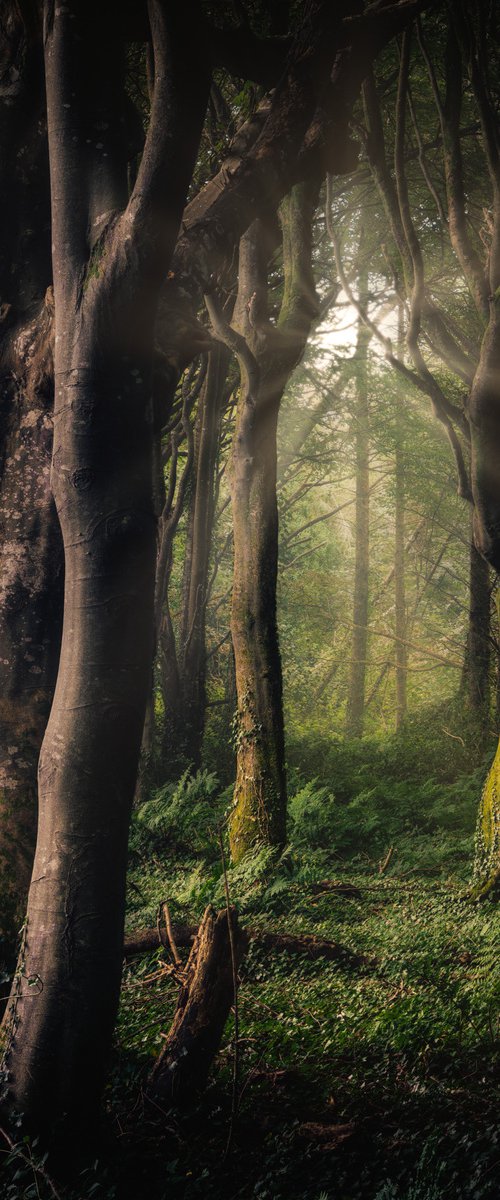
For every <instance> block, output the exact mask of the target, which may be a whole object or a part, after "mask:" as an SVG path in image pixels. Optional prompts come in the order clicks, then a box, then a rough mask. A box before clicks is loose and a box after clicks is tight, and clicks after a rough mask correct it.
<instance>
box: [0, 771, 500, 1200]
mask: <svg viewBox="0 0 500 1200" xmlns="http://www.w3.org/2000/svg"><path fill="white" fill-rule="evenodd" d="M483 772H484V764H482V765H481V766H480V767H479V768H478V769H477V771H476V772H475V773H473V774H471V773H469V775H468V776H462V777H461V778H459V779H457V780H455V782H449V781H445V782H440V781H438V782H436V781H434V783H431V784H429V783H428V782H424V783H422V782H420V783H419V782H418V781H417V782H415V783H414V784H413V785H409V784H408V782H407V781H405V782H404V783H401V781H398V780H394V779H393V780H392V781H389V782H387V781H385V782H379V784H377V785H376V786H375V787H372V788H371V789H368V790H367V789H366V788H365V789H364V790H363V788H362V787H361V790H358V791H357V793H356V795H355V796H353V797H351V799H350V800H349V799H347V800H346V799H345V798H344V800H343V801H342V803H338V802H337V800H336V799H335V798H334V797H333V796H332V795H331V794H330V792H329V791H328V788H327V787H325V786H323V785H321V786H320V785H319V784H318V783H312V784H311V783H309V784H305V785H304V784H303V782H302V781H301V780H300V778H299V777H298V776H297V775H294V773H293V771H292V784H293V790H294V795H293V798H292V802H291V806H290V814H291V815H290V824H291V843H290V847H289V848H288V850H287V852H286V853H285V855H284V856H283V857H282V858H281V860H280V861H279V862H278V863H276V862H275V861H272V859H271V858H270V856H269V854H268V853H266V852H263V851H261V852H260V853H257V854H255V855H254V856H253V857H251V858H249V859H247V860H246V861H245V862H244V863H243V864H242V866H240V867H238V868H234V869H232V870H230V871H229V872H228V876H229V887H230V893H231V900H232V902H234V903H236V904H237V907H238V911H239V915H240V920H241V923H242V924H243V925H247V926H248V927H251V928H252V929H255V928H261V929H263V930H265V931H281V932H285V933H287V934H295V935H297V936H300V935H303V934H306V933H307V934H315V935H317V936H320V937H322V938H328V939H332V940H334V941H335V942H338V943H341V944H342V945H343V946H344V947H346V949H347V950H348V951H351V952H353V955H352V956H350V955H349V954H346V956H345V958H344V959H342V960H340V961H326V960H325V959H317V960H316V961H312V960H311V959H310V958H308V957H307V955H305V954H300V953H298V954H290V953H288V952H280V953H277V952H276V951H273V952H272V953H271V952H269V951H268V950H266V949H264V948H263V947H262V946H261V945H259V943H258V941H257V940H253V941H252V942H251V944H250V950H249V952H248V954H247V957H246V959H245V961H244V963H243V966H242V969H241V985H240V989H239V998H238V1008H239V1046H238V1049H239V1071H238V1075H239V1078H238V1101H239V1103H238V1114H237V1119H236V1122H235V1125H234V1129H233V1132H232V1140H231V1144H230V1146H229V1147H228V1146H227V1143H228V1135H229V1130H230V1125H231V1105H232V1096H233V1087H232V1072H233V1055H234V1022H233V1018H231V1020H230V1021H229V1022H228V1025H227V1027H226V1030H225V1034H224V1039H223V1044H222V1048H221V1051H220V1053H219V1056H218V1058H217V1061H216V1064H215V1067H214V1069H213V1071H212V1075H211V1078H210V1083H209V1087H208V1089H207V1091H206V1092H205V1094H204V1096H203V1097H202V1099H201V1100H200V1101H199V1102H198V1104H197V1105H196V1106H195V1107H194V1108H193V1109H192V1110H191V1111H190V1112H188V1113H184V1114H183V1115H181V1114H179V1113H178V1112H174V1111H161V1110H159V1109H158V1110H157V1109H156V1108H155V1107H154V1106H153V1104H152V1103H151V1102H150V1101H148V1100H147V1099H146V1098H145V1096H144V1090H143V1089H144V1083H145V1080H146V1078H147V1074H148V1071H149V1069H150V1067H151V1064H152V1061H153V1059H154V1057H155V1056H156V1055H157V1053H158V1051H159V1050H160V1048H161V1046H162V1040H163V1037H164V1036H165V1034H166V1032H167V1031H168V1029H169V1026H170V1023H171V1020H172V1016H173V1012H174V1009H175V1003H176V998H177V994H178V985H177V984H176V982H175V980H174V979H173V977H172V974H171V973H170V971H169V969H168V962H169V955H168V952H166V951H164V950H162V949H160V948H159V949H158V950H157V951H154V952H153V953H151V954H149V955H147V956H145V957H144V956H143V957H140V956H138V957H136V958H133V959H132V960H130V961H129V962H128V963H127V964H126V966H125V969H124V979H123V989H122V998H121V1008H120V1019H119V1025H118V1031H117V1035H116V1039H115V1050H114V1062H113V1071H112V1077H111V1081H110V1084H109V1087H108V1092H107V1097H106V1108H107V1114H108V1115H107V1128H106V1133H105V1141H104V1144H103V1146H102V1148H101V1150H100V1151H99V1152H98V1153H97V1155H96V1160H95V1162H94V1163H93V1165H92V1166H91V1167H88V1168H87V1169H86V1170H84V1171H83V1173H82V1174H81V1175H80V1176H79V1179H78V1185H77V1186H76V1187H75V1186H72V1187H70V1188H69V1189H68V1190H67V1191H62V1192H61V1193H60V1194H61V1196H62V1197H63V1198H64V1200H66V1197H68V1198H71V1200H84V1198H85V1200H87V1197H88V1198H89V1200H90V1197H92V1198H93V1200H100V1198H104V1197H105V1198H106V1200H114V1198H116V1200H167V1198H170V1197H172V1198H174V1200H175V1198H177V1197H178V1198H179V1200H180V1198H181V1197H182V1200H194V1198H195V1197H202V1196H203V1197H207V1198H212V1197H213V1198H215V1197H217V1200H250V1198H254V1197H255V1198H258V1200H291V1198H299V1197H300V1198H303V1200H358V1198H359V1200H440V1198H441V1197H443V1198H446V1197H449V1198H450V1200H451V1198H454V1200H455V1198H461V1197H463V1198H464V1200H465V1198H467V1200H493V1198H495V1200H496V1198H497V1197H498V1195H499V1191H500V1122H499V1112H500V1103H499V1102H500V1088H499V1084H500V1077H499V1069H498V1067H499V1055H498V1050H499V1044H500V1040H499V1035H500V972H499V968H498V963H499V960H500V923H499V920H498V915H497V909H496V907H495V905H494V904H492V903H491V902H487V903H485V904H483V905H481V906H477V905H475V904H472V903H471V902H470V901H468V900H467V899H466V898H465V889H466V884H467V881H468V879H469V876H470V866H471V861H472V857H473V845H474V833H473V831H474V820H475V809H476V805H477V796H478V786H479V780H480V778H481V777H483ZM361 782H363V781H362V780H361ZM359 784H360V779H359V778H357V783H356V788H358V789H359ZM210 796H212V798H213V803H212V808H210V803H208V802H209V801H210ZM226 803H227V796H226V797H224V795H222V796H219V794H218V793H217V787H216V781H215V780H214V778H213V776H210V775H208V773H206V772H205V773H203V774H202V775H200V776H198V777H197V778H196V779H195V780H194V781H191V780H189V779H187V778H186V779H184V780H183V781H181V783H180V784H178V785H177V786H172V787H170V788H166V789H164V790H163V792H161V793H160V794H159V795H158V796H157V797H156V798H155V799H154V800H153V801H150V802H148V803H147V804H146V805H144V807H143V809H142V811H140V812H139V814H138V816H137V818H136V820H135V824H134V830H133V834H132V846H131V868H132V869H131V875H130V888H129V911H128V918H127V921H128V928H129V929H130V930H134V929H136V928H138V927H140V926H144V925H148V926H153V927H154V925H155V920H156V912H157V907H158V904H159V903H160V902H161V901H164V900H165V899H168V903H169V908H170V912H171V914H172V919H173V921H174V922H176V921H181V920H182V921H188V922H191V923H193V922H194V923H196V922H197V921H198V920H199V919H200V917H201V915H202V913H203V911H204V908H205V906H206V904H207V903H214V904H215V906H216V907H219V908H220V907H223V905H224V880H223V872H222V864H221V860H220V856H219V851H218V846H217V837H216V836H215V834H214V828H215V827H214V819H215V818H217V819H218V816H219V815H220V812H221V811H222V810H223V808H224V806H225V804H226ZM203 806H204V807H203ZM207 808H208V809H210V814H211V816H210V820H208V821H205V823H204V822H203V819H202V815H201V814H202V813H203V812H206V811H207ZM171 827H172V828H175V829H176V830H177V837H178V841H177V843H175V844H174V842H173V840H172V831H171ZM328 829H330V835H328ZM179 838H180V840H179ZM182 839H184V840H182ZM391 846H392V847H393V849H392V853H391V854H390V856H389V857H388V852H389V849H390V847H391ZM381 867H383V871H382V872H381ZM325 881H327V882H328V883H330V884H332V883H334V882H338V883H341V884H344V885H345V884H350V885H354V887H355V888H356V889H357V892H354V893H353V894H350V895H346V894H343V893H342V892H340V891H339V890H335V889H333V890H332V888H331V887H330V888H327V887H325V888H324V890H322V888H321V887H319V886H318V885H320V884H322V883H324V882H325ZM186 953H187V951H183V954H186ZM355 955H359V956H360V957H359V959H357V958H356V957H355ZM30 1153H31V1151H30ZM35 1155H36V1148H35ZM12 1157H13V1162H14V1164H15V1162H16V1160H15V1156H12ZM17 1166H18V1181H17V1184H16V1183H15V1182H12V1184H7V1185H6V1186H7V1191H6V1192H5V1196H6V1198H7V1200H18V1197H23V1198H24V1197H26V1198H28V1197H31V1196H33V1197H38V1196H39V1197H42V1198H43V1200H45V1196H49V1195H50V1194H51V1192H50V1188H48V1187H47V1182H46V1180H45V1179H44V1177H43V1174H42V1175H38V1176H37V1177H36V1178H34V1175H33V1172H31V1174H30V1172H29V1169H28V1167H27V1166H26V1163H24V1164H23V1163H22V1162H21V1163H20V1164H19V1162H18V1164H17ZM35 1185H36V1187H35ZM16 1187H17V1188H18V1190H16ZM30 1188H31V1190H30Z"/></svg>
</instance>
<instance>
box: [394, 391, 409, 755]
mask: <svg viewBox="0 0 500 1200" xmlns="http://www.w3.org/2000/svg"><path fill="white" fill-rule="evenodd" d="M399 403H400V402H399ZM399 403H398V416H399V417H400V413H399ZM395 468H396V469H395V491H396V495H395V507H396V511H395V528H394V600H395V633H396V642H395V648H394V653H395V659H396V731H397V732H398V731H399V730H401V729H402V727H403V725H404V721H405V717H406V708H407V696H406V685H407V679H408V674H407V672H408V650H407V646H406V587H405V472H404V459H403V451H402V446H401V444H400V439H399V437H398V438H397V441H396V464H395Z"/></svg>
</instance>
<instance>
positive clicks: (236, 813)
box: [209, 184, 318, 862]
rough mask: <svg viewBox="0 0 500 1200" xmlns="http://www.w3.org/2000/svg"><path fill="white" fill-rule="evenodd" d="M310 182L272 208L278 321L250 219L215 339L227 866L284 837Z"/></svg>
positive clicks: (309, 289) (260, 240)
mask: <svg viewBox="0 0 500 1200" xmlns="http://www.w3.org/2000/svg"><path fill="white" fill-rule="evenodd" d="M316 200H317V185H315V184H308V185H305V184H304V185H298V186H297V187H296V188H294V189H293V190H292V192H291V193H290V196H289V197H287V198H286V200H285V201H284V202H283V203H282V205H281V208H280V222H281V228H282V238H283V262H284V273H285V286H284V294H283V300H282V305H281V310H280V315H279V318H278V322H277V325H276V326H274V325H272V324H271V322H270V321H269V318H268V313H267V261H268V257H269V245H268V235H267V232H266V230H265V229H264V228H263V227H262V225H261V223H260V222H254V224H253V225H252V226H251V227H250V229H249V231H248V233H247V234H246V235H245V236H244V237H243V238H242V239H241V242H240V260H239V289H238V298H237V301H236V306H235V318H234V324H235V327H236V329H237V330H238V332H235V331H229V329H228V327H226V330H224V328H221V321H220V318H218V316H217V313H214V311H213V307H212V306H210V305H209V310H210V312H211V316H212V320H213V321H214V323H215V327H216V329H218V330H219V335H220V336H221V338H222V340H225V341H226V344H227V345H228V346H229V347H230V348H232V349H234V350H235V351H236V353H237V355H238V357H239V360H240V370H241V375H242V386H241V390H240V397H239V402H238V409H237V414H236V426H235V433H234V440H233V474H232V487H231V492H232V505H233V538H234V572H233V591H232V601H231V636H232V642H233V650H234V661H235V675H236V690H237V698H238V709H237V751H236V783H235V790H234V803H233V810H232V816H231V821H230V847H231V856H232V859H233V861H234V862H237V861H238V860H239V859H241V858H242V857H243V856H244V855H245V854H246V853H247V852H248V851H249V850H250V849H251V848H252V847H253V846H254V845H256V844H258V843H264V844H267V845H270V846H276V847H281V846H283V845H284V842H285V836H286V800H287V797H286V777H285V738H284V722H283V683H282V672H281V655H280V649H279V638H278V625H277V611H276V586H277V573H278V505H277V498H276V471H277V451H276V433H277V425H278V415H279V408H280V404H281V400H282V397H283V393H284V390H285V387H286V384H287V382H288V379H289V378H290V375H291V373H292V371H293V369H294V367H295V366H296V365H297V363H298V362H299V361H300V359H301V357H302V355H303V352H304V348H305V345H306V342H307V337H308V335H309V332H310V329H311V326H312V324H313V321H314V320H315V319H316V318H317V315H318V306H317V300H316V295H315V290H314V278H313V275H312V270H311V222H312V216H313V213H314V209H315V205H316Z"/></svg>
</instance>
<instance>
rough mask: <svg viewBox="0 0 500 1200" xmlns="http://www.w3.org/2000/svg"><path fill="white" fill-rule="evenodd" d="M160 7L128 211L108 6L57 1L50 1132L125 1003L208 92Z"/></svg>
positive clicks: (9, 1065) (50, 46) (42, 976)
mask: <svg viewBox="0 0 500 1200" xmlns="http://www.w3.org/2000/svg"><path fill="white" fill-rule="evenodd" d="M149 12H150V21H151V35H152V40H153V45H154V53H155V72H156V82H155V91H154V97H153V105H152V114H151V120H150V126H149V131H148V137H147V141H146V147H145V151H144V154H143V158H142V162H141V165H140V168H139V173H138V177H137V182H136V185H135V188H134V192H133V194H132V196H131V197H130V200H129V202H128V205H127V207H126V209H125V211H123V212H121V213H120V208H122V207H123V205H124V204H126V177H127V172H126V166H127V164H126V153H125V147H124V145H123V139H121V140H120V139H119V134H120V130H121V124H120V121H121V116H122V111H121V104H122V103H124V95H125V93H124V88H123V78H122V62H121V55H120V53H118V52H117V50H116V30H115V28H114V22H113V15H112V14H110V13H108V12H107V10H103V9H102V7H101V8H99V6H98V4H97V3H96V4H95V5H94V4H93V3H91V4H88V5H82V4H80V3H74V4H71V5H66V6H62V7H56V8H54V7H53V5H52V3H51V0H47V3H46V6H45V29H44V47H45V59H46V88H47V110H48V127H49V151H50V170H51V198H52V233H53V271H54V294H55V362H54V368H55V414H54V445H53V458H52V486H53V492H54V497H55V501H56V506H57V511H58V515H59V520H60V524H61V530H62V536H63V543H64V554H65V594H64V622H63V634H62V647H61V658H60V664H59V673H58V678H57V685H56V691H55V696H54V702H53V706H52V710H51V714H50V719H49V724H48V727H47V731H46V734H45V738H44V742H43V746H42V752H41V758H40V767H39V825H38V838H37V847H36V856H35V864H34V870H33V877H32V882H31V888H30V896H29V903H28V915H27V922H26V927H25V934H24V939H23V946H22V950H21V955H20V960H19V967H18V973H17V976H16V979H15V981H14V984H13V989H12V994H11V999H10V1003H9V1007H8V1010H7V1014H6V1018H5V1022H4V1035H5V1056H4V1069H5V1071H6V1076H7V1085H8V1098H9V1100H10V1102H11V1104H12V1105H13V1106H14V1107H15V1108H16V1109H17V1110H18V1111H21V1112H23V1113H24V1114H25V1116H26V1118H27V1120H28V1121H29V1122H30V1123H31V1124H32V1125H33V1126H34V1128H36V1130H37V1131H38V1132H39V1133H40V1132H43V1133H44V1134H48V1133H49V1131H50V1132H52V1131H53V1130H54V1128H55V1127H57V1126H58V1125H60V1124H61V1123H63V1124H64V1125H66V1126H69V1128H70V1129H74V1128H75V1127H76V1126H80V1128H81V1126H82V1125H83V1126H85V1125H87V1124H89V1123H92V1122H93V1120H94V1119H95V1116H96V1112H97V1105H98V1099H99V1096H100V1092H101V1088H102V1084H103V1078H104V1070H105V1066H106V1060H107V1056H108V1052H109V1047H110V1042H111V1036H112V1030H113V1025H114V1021H115V1016H116V1009H117V1003H118V995H119V988H120V978H121V959H122V941H123V920H124V902H125V875H126V864H127V840H128V825H129V817H130V808H131V803H132V797H133V793H134V787H135V781H136V773H137V765H138V757H139V749H140V741H141V735H142V729H143V724H144V713H145V707H146V700H147V696H148V690H149V684H150V677H151V666H152V651H153V628H154V623H153V601H154V577H155V561H156V514H155V511H154V505H153V432H152V431H153V415H152V403H151V393H152V359H153V330H154V318H155V310H156V304H157V299H158V293H159V288H160V286H161V282H162V279H163V277H164V274H165V273H166V271H167V269H168V264H169V261H170V260H171V255H172V253H173V247H174V242H175V237H176V231H177V228H178V225H179V221H180V217H181V215H182V209H183V206H184V203H185V196H186V192H187V188H188V185H189V181H190V178H191V172H192V167H193V162H194V159H195V155H196V151H197V146H198V141H199V136H200V131H201V125H202V120H203V112H204V107H205V103H206V92H207V81H206V76H205V73H204V71H203V69H202V66H201V64H199V66H200V69H199V71H198V70H196V71H195V79H196V85H195V86H194V89H193V79H192V78H191V75H189V81H188V77H187V72H186V61H187V60H186V55H187V48H188V46H189V53H190V55H191V54H192V50H193V42H192V37H191V32H192V30H191V32H190V36H189V37H188V36H187V28H186V25H190V21H189V16H188V14H187V12H184V10H183V12H182V14H180V15H178V14H177V13H175V14H171V13H169V16H168V24H166V23H165V11H164V8H163V6H162V5H161V4H159V3H156V0H152V3H151V4H150V6H149ZM184 22H185V23H186V25H184ZM172 44H173V45H174V46H176V50H175V52H174V53H173V54H172ZM177 47H178V49H177ZM171 59H172V60H173V64H174V67H173V71H172V70H171V69H170V66H171V62H170V60H171ZM167 63H168V64H169V66H168V68H167ZM89 81H90V82H89ZM89 87H90V88H91V94H90V95H89V90H88V89H89ZM188 94H189V106H188V107H186V105H187V97H188ZM180 98H181V109H182V108H184V109H185V111H186V113H188V111H189V115H188V116H186V121H185V123H183V122H180V123H177V125H176V127H175V129H174V130H173V131H172V130H171V128H170V126H169V124H168V120H167V119H166V117H165V114H166V113H172V112H174V113H178V111H179V108H178V105H179V99H180ZM89 99H91V104H89ZM96 122H97V123H98V127H99V141H98V142H96V141H95V129H94V126H95V123H96ZM173 161H175V163H176V169H175V172H173V171H172V162H173ZM89 231H90V232H89Z"/></svg>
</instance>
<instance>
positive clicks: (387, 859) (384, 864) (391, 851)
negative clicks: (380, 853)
mask: <svg viewBox="0 0 500 1200" xmlns="http://www.w3.org/2000/svg"><path fill="white" fill-rule="evenodd" d="M393 854H394V846H389V849H388V851H387V854H386V856H385V858H384V859H382V860H381V862H380V863H379V868H378V873H379V875H384V873H385V872H386V871H387V868H388V866H389V863H390V861H391V858H392V856H393Z"/></svg>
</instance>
